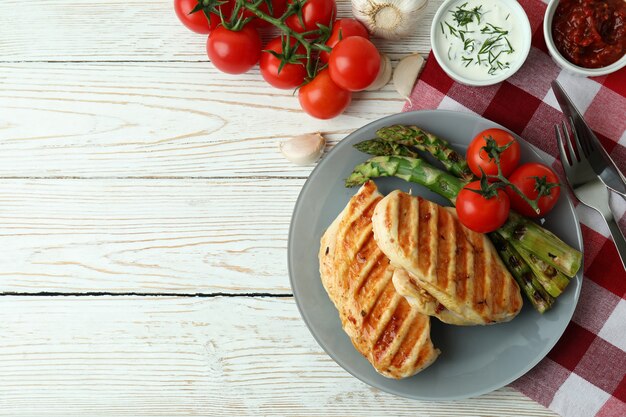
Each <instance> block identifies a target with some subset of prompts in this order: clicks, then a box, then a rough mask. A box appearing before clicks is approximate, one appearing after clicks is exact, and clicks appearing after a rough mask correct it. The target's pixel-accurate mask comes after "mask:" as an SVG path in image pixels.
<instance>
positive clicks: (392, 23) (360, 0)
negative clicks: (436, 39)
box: [352, 0, 428, 39]
mask: <svg viewBox="0 0 626 417" xmlns="http://www.w3.org/2000/svg"><path fill="white" fill-rule="evenodd" d="M427 5H428V0H352V14H353V15H354V17H355V18H356V19H357V20H359V21H360V22H361V23H363V24H364V25H365V27H367V29H368V30H369V31H370V32H371V33H372V34H374V35H376V36H378V37H381V38H385V39H400V38H403V37H405V36H408V35H410V34H411V33H415V31H416V30H417V24H418V22H419V21H420V20H421V19H422V17H424V14H425V12H426V6H427Z"/></svg>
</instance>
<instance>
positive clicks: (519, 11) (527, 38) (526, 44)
mask: <svg viewBox="0 0 626 417" xmlns="http://www.w3.org/2000/svg"><path fill="white" fill-rule="evenodd" d="M500 1H501V2H502V3H504V4H506V5H507V6H508V8H509V9H510V10H511V13H514V14H515V16H516V17H517V19H518V21H519V23H520V26H521V29H520V30H521V31H522V32H523V33H521V34H520V38H521V39H522V45H523V46H522V48H521V49H520V51H521V54H520V57H519V59H518V60H517V61H516V62H515V63H514V65H512V66H511V67H510V68H509V69H508V70H506V71H503V72H502V73H501V74H498V75H496V76H494V77H492V78H489V79H487V80H474V79H471V78H467V77H465V76H463V75H461V74H459V73H458V72H456V71H455V70H454V69H453V68H452V67H450V66H449V65H448V64H447V63H446V62H447V61H446V60H445V59H444V57H445V52H444V51H441V50H440V48H439V45H438V43H437V42H436V39H437V36H438V32H439V30H440V29H439V28H440V26H439V22H441V21H442V20H443V19H444V17H445V16H444V15H445V13H446V12H447V11H448V10H449V9H450V6H451V5H453V4H455V3H459V4H462V3H463V1H462V0H446V1H444V2H443V4H442V5H441V6H439V9H437V13H435V17H434V18H433V22H432V24H431V26H430V45H431V48H432V50H433V53H434V54H435V58H437V62H439V65H440V66H441V68H442V69H443V70H444V71H445V72H446V74H448V75H449V76H450V78H452V79H453V80H454V81H456V82H458V83H461V84H465V85H470V86H475V87H481V86H487V85H493V84H497V83H499V82H502V81H504V80H506V79H507V78H509V77H510V76H511V75H513V74H515V73H516V72H517V70H519V69H520V67H521V66H522V64H524V61H526V58H527V57H528V53H529V52H530V43H531V38H532V32H531V30H530V22H529V21H528V16H526V12H525V11H524V9H523V8H522V6H520V5H519V3H518V2H517V1H516V0H500Z"/></svg>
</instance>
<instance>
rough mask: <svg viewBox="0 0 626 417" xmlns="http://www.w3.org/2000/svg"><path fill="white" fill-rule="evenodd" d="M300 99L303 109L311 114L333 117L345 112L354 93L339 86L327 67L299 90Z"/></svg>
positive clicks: (319, 116) (318, 116)
mask: <svg viewBox="0 0 626 417" xmlns="http://www.w3.org/2000/svg"><path fill="white" fill-rule="evenodd" d="M298 99H299V100H300V106H301V107H302V109H303V110H304V111H305V112H307V113H308V114H310V115H311V116H313V117H317V118H318V119H331V118H333V117H335V116H338V115H339V114H341V113H343V111H344V110H345V109H346V107H348V105H349V104H350V101H351V99H352V94H351V93H350V92H349V91H346V90H344V89H343V88H340V87H338V86H337V84H335V83H334V82H333V80H332V79H331V78H330V74H329V73H328V69H325V70H322V71H320V72H319V73H318V74H317V75H316V76H315V78H314V79H313V81H311V82H310V83H308V84H306V85H304V86H302V87H301V88H300V90H298Z"/></svg>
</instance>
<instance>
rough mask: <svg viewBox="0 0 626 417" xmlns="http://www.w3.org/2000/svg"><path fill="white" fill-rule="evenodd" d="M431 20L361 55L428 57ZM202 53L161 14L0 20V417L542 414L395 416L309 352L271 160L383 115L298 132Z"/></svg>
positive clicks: (113, 7)
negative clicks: (317, 136) (318, 135)
mask: <svg viewBox="0 0 626 417" xmlns="http://www.w3.org/2000/svg"><path fill="white" fill-rule="evenodd" d="M439 3H440V2H439V1H438V0H434V1H432V0H431V4H430V6H429V13H428V16H427V18H426V19H425V21H424V22H423V25H422V27H421V28H420V30H419V32H418V33H416V35H415V36H413V37H411V38H409V39H406V40H404V41H402V42H396V43H392V42H377V43H378V45H379V46H380V48H381V49H382V50H383V51H385V52H387V53H389V54H390V56H391V57H392V58H394V59H397V58H398V57H400V56H402V55H405V54H407V53H410V52H415V51H418V52H422V53H426V52H428V49H429V42H428V26H429V21H430V19H431V18H432V15H433V13H434V11H435V9H436V7H437V5H438V4H439ZM339 9H340V15H343V16H346V15H348V14H349V3H348V2H346V1H345V0H341V2H340V7H339ZM204 45H205V37H203V36H199V35H194V34H192V33H191V32H188V31H187V30H186V29H185V28H184V27H183V26H181V25H180V24H179V22H178V21H177V19H176V17H175V15H174V13H173V9H172V4H171V0H154V1H139V0H125V1H120V0H117V1H116V0H108V1H101V2H93V1H87V0H32V1H28V2H25V1H23V0H21V1H17V0H2V1H1V2H0V60H1V62H0V247H1V248H2V251H1V252H0V276H1V278H0V292H1V293H2V294H1V295H2V296H1V297H0V334H1V336H2V337H1V339H0V415H6V416H22V415H59V416H71V415H90V416H96V415H115V416H121V415H164V416H172V415H220V416H221V415H238V416H240V415H241V416H243V415H253V416H258V415H276V416H286V415H298V416H313V415H316V416H329V415H337V416H352V415H354V416H362V415H378V414H382V413H384V414H386V415H398V416H399V415H406V416H409V415H410V416H469V415H471V416H551V415H553V414H552V413H551V412H549V411H548V410H546V409H544V408H543V407H542V406H540V405H538V404H536V403H534V402H533V401H531V400H529V399H527V398H526V397H524V396H522V395H521V394H519V393H517V392H516V391H514V390H512V389H508V388H504V389H501V390H498V391H496V392H493V393H491V394H488V395H485V396H482V397H480V398H475V399H471V400H467V401H459V402H450V403H428V402H416V401H410V400H407V399H403V398H396V397H393V396H391V395H388V394H386V393H383V392H380V391H378V390H376V389H373V388H370V387H369V386H367V385H365V384H363V383H361V382H360V381H358V380H356V379H354V378H353V377H351V376H350V375H349V374H348V373H347V372H345V371H344V370H343V369H341V368H340V367H339V366H338V365H336V364H335V363H334V362H333V361H332V360H331V359H330V358H329V357H328V356H327V355H326V354H325V353H324V352H323V351H322V349H321V348H320V347H319V346H318V345H317V344H316V343H315V341H314V340H313V337H312V336H311V335H310V334H309V331H308V330H307V328H306V327H305V325H304V322H303V321H302V320H301V318H300V315H299V314H298V311H297V309H296V306H295V303H294V299H293V297H292V294H291V289H290V287H289V279H288V274H287V266H286V258H287V257H286V249H287V230H288V227H289V221H290V216H291V212H292V209H293V205H294V202H295V200H296V198H297V196H298V193H299V191H300V187H301V186H302V184H303V183H304V181H305V179H306V177H307V175H308V174H309V172H310V171H311V167H305V168H302V167H296V166H293V165H292V164H290V163H288V162H287V161H286V160H284V159H283V158H282V156H281V155H280V153H279V152H278V150H277V145H278V142H279V141H281V140H283V139H285V138H288V137H290V136H292V135H296V134H301V133H305V132H313V131H321V132H323V133H324V134H325V135H326V136H327V137H328V138H329V139H331V144H330V146H329V148H330V147H332V145H333V144H335V143H336V142H337V141H339V140H341V138H343V137H344V136H345V135H346V134H347V133H349V132H351V131H352V130H354V129H356V128H358V127H360V126H362V125H363V124H365V123H367V122H369V121H371V120H374V119H377V118H379V117H381V116H385V115H388V114H392V113H395V112H398V111H400V109H401V108H402V104H403V103H402V100H401V99H400V98H399V97H398V95H397V94H396V93H395V92H394V91H393V88H392V87H391V86H387V87H386V88H385V89H383V90H382V91H379V92H374V93H364V94H357V95H356V97H355V100H354V101H353V104H352V106H351V107H350V108H349V109H348V111H347V112H346V114H345V115H343V116H341V117H339V118H337V119H334V120H332V121H318V120H314V119H312V118H310V117H308V116H307V115H305V114H304V113H302V112H301V111H300V110H299V106H298V102H297V99H296V98H295V97H293V96H292V94H291V92H284V91H279V90H274V89H272V88H270V87H269V86H267V85H266V84H265V83H264V82H263V81H262V79H261V77H260V76H259V73H258V71H257V70H253V71H251V72H250V73H249V74H245V75H242V76H229V75H224V74H221V73H219V72H217V71H216V70H215V69H214V68H213V67H212V66H211V64H210V63H208V62H207V59H206V56H205V52H204V50H205V46H204Z"/></svg>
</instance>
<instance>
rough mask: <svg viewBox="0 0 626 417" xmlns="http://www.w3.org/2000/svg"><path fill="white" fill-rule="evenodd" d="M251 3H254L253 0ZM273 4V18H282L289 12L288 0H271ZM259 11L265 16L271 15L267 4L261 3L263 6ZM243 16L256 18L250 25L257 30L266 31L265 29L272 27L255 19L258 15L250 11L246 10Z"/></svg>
mask: <svg viewBox="0 0 626 417" xmlns="http://www.w3.org/2000/svg"><path fill="white" fill-rule="evenodd" d="M249 1H250V2H252V1H253V0H249ZM271 2H272V13H271V16H272V17H275V18H279V17H281V16H282V15H283V13H285V11H286V10H287V0H271ZM259 10H260V11H262V12H263V13H265V14H268V15H269V14H270V10H269V7H268V5H267V3H261V5H260V6H259ZM243 16H244V17H254V19H253V20H252V21H251V22H250V24H251V25H252V26H254V27H256V28H259V29H261V28H263V29H265V28H269V27H272V24H271V23H269V22H266V21H265V20H262V19H259V18H257V17H255V16H256V15H255V14H254V13H252V12H251V11H250V10H244V12H243Z"/></svg>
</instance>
